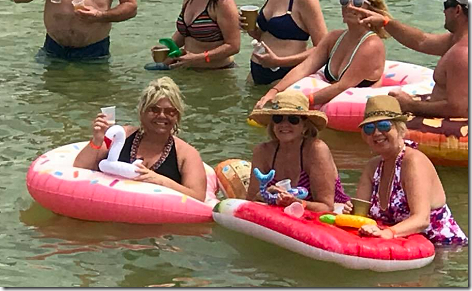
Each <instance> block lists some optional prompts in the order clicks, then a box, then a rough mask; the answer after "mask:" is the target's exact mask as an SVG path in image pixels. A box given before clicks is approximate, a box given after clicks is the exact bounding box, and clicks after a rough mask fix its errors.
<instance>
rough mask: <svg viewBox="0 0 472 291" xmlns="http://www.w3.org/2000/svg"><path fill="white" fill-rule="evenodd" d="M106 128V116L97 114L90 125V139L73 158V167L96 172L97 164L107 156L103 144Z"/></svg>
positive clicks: (107, 126) (106, 150)
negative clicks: (91, 134) (91, 133)
mask: <svg viewBox="0 0 472 291" xmlns="http://www.w3.org/2000/svg"><path fill="white" fill-rule="evenodd" d="M108 128H109V125H108V122H107V121H106V115H105V114H103V113H99V114H97V117H96V118H95V120H94V121H93V124H92V132H93V136H92V139H91V140H90V143H89V144H87V145H86V146H85V147H84V148H83V149H82V150H81V151H80V153H79V154H78V155H77V157H76V158H75V161H74V165H73V166H74V167H77V168H84V169H90V170H95V171H97V170H98V163H99V162H100V161H101V160H103V159H105V158H106V156H107V154H108V149H107V148H106V147H105V145H104V144H103V139H104V137H105V132H106V131H107V129H108Z"/></svg>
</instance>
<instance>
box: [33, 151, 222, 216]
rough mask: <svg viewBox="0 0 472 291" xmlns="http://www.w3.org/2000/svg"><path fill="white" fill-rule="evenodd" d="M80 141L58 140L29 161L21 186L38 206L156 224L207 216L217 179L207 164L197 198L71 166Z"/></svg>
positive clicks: (70, 212)
mask: <svg viewBox="0 0 472 291" xmlns="http://www.w3.org/2000/svg"><path fill="white" fill-rule="evenodd" d="M85 146H87V142H79V143H73V144H69V145H64V146H61V147H59V148H56V149H53V150H51V151H49V152H47V153H45V154H43V155H41V156H39V157H38V158H37V159H36V160H35V161H34V162H33V163H32V164H31V166H30V168H29V170H28V173H27V176H26V185H27V187H28V191H29V193H30V194H31V196H32V197H33V198H34V199H35V200H36V201H37V202H38V203H39V204H41V206H43V207H44V208H46V209H49V210H51V211H53V212H55V213H57V214H61V215H65V216H68V217H73V218H78V219H83V220H91V221H115V222H127V223H140V224H157V223H200V222H210V221H212V220H213V219H212V208H213V206H214V205H215V204H216V203H217V202H218V199H217V198H216V197H215V193H216V191H217V190H218V183H217V178H216V174H215V172H214V170H213V169H212V168H211V167H210V166H208V165H206V164H205V171H206V174H207V191H206V199H205V202H201V201H199V200H197V199H194V198H192V197H189V196H187V195H183V194H182V193H180V192H177V191H175V190H172V189H169V188H166V187H163V186H160V185H156V184H151V183H144V182H137V181H133V180H129V179H126V178H122V177H119V176H113V175H109V174H105V173H102V172H98V171H92V170H87V169H82V168H76V167H73V166H72V165H73V163H74V160H75V157H76V156H77V154H78V153H79V152H80V151H81V150H82V148H84V147H85Z"/></svg>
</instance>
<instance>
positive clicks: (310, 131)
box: [267, 118, 318, 140]
mask: <svg viewBox="0 0 472 291" xmlns="http://www.w3.org/2000/svg"><path fill="white" fill-rule="evenodd" d="M302 122H304V127H305V130H304V131H303V137H304V138H309V137H316V136H317V135H318V129H317V128H316V126H315V124H314V123H313V122H311V121H310V120H309V119H303V118H302ZM267 134H268V135H269V137H270V139H271V140H277V137H276V136H275V133H274V122H273V121H272V120H271V121H270V123H269V124H268V125H267Z"/></svg>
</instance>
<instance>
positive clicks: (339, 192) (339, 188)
mask: <svg viewBox="0 0 472 291" xmlns="http://www.w3.org/2000/svg"><path fill="white" fill-rule="evenodd" d="M304 143H305V140H303V142H302V145H301V147H300V167H301V171H300V176H299V179H298V184H297V186H296V187H305V188H306V189H307V190H308V196H307V197H306V198H305V199H304V200H307V201H313V197H312V196H311V191H310V177H309V176H308V174H307V173H306V172H305V171H304V170H303V155H302V151H303V144H304ZM278 151H279V145H277V148H276V149H275V153H274V159H273V160H272V169H274V164H275V158H276V157H277V152H278ZM277 182H278V181H277V180H275V179H273V180H272V181H270V182H269V183H268V184H267V187H270V186H272V185H275V183H277ZM335 183H336V184H335V186H334V202H337V203H346V202H347V201H349V200H351V198H350V197H349V196H348V195H346V194H345V193H344V188H343V185H342V184H341V179H339V176H338V177H337V178H336V182H335Z"/></svg>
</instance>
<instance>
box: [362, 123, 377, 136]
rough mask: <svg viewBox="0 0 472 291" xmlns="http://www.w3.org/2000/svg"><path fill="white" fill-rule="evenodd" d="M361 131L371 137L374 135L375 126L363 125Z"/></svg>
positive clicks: (371, 124) (370, 124)
mask: <svg viewBox="0 0 472 291" xmlns="http://www.w3.org/2000/svg"><path fill="white" fill-rule="evenodd" d="M362 130H363V131H364V133H365V134H367V135H371V134H373V133H374V130H375V124H373V123H367V124H364V126H363V127H362Z"/></svg>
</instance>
